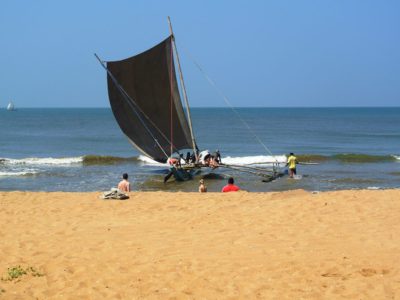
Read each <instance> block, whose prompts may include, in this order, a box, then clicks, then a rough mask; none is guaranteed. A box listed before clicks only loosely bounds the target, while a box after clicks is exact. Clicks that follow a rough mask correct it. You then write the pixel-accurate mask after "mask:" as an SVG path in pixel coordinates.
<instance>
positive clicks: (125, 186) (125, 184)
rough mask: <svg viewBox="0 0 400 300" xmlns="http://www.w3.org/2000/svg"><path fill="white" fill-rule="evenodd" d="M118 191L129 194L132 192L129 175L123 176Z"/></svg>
mask: <svg viewBox="0 0 400 300" xmlns="http://www.w3.org/2000/svg"><path fill="white" fill-rule="evenodd" d="M118 189H119V190H120V191H122V192H124V193H129V192H130V191H131V185H130V183H129V181H128V174H127V173H124V174H122V180H121V181H120V183H118Z"/></svg>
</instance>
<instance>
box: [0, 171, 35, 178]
mask: <svg viewBox="0 0 400 300" xmlns="http://www.w3.org/2000/svg"><path fill="white" fill-rule="evenodd" d="M37 173H38V172H37V171H33V170H26V171H19V172H15V171H9V172H0V176H3V177H6V176H10V177H11V176H27V175H34V174H37Z"/></svg>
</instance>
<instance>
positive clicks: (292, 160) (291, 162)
mask: <svg viewBox="0 0 400 300" xmlns="http://www.w3.org/2000/svg"><path fill="white" fill-rule="evenodd" d="M297 164H298V161H297V157H296V156H294V153H290V155H289V157H288V160H287V164H286V165H287V166H288V167H289V176H290V178H293V176H294V175H296V165H297Z"/></svg>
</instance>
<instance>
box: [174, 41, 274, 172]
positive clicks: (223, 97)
mask: <svg viewBox="0 0 400 300" xmlns="http://www.w3.org/2000/svg"><path fill="white" fill-rule="evenodd" d="M180 46H181V45H180ZM181 47H182V46H181ZM183 49H184V51H185V52H186V54H187V55H188V56H189V57H190V59H191V60H192V61H193V63H194V64H195V65H196V67H197V68H198V69H199V70H200V72H201V73H202V74H203V76H204V77H205V78H206V79H207V81H208V82H209V83H210V84H211V85H212V86H213V87H214V89H215V90H216V92H217V93H218V95H219V96H221V97H222V99H224V101H225V103H226V104H227V105H228V107H229V108H230V109H231V110H232V111H233V112H234V113H235V114H236V116H237V117H238V118H239V120H240V121H241V122H242V124H243V125H244V126H245V127H246V128H247V129H248V130H249V131H250V133H251V134H252V135H253V137H254V138H255V139H256V140H257V141H258V142H259V143H260V145H261V146H262V147H263V148H264V149H265V150H266V151H267V153H268V154H270V155H271V156H272V157H273V159H275V162H276V163H277V164H278V165H279V162H278V159H277V158H276V157H275V156H274V154H273V153H272V152H271V150H270V149H269V148H268V147H267V146H266V145H265V144H264V143H263V142H262V141H261V139H260V138H259V137H258V135H257V134H256V133H255V132H254V131H253V130H252V129H251V127H250V126H249V124H248V123H247V122H246V121H245V120H244V119H243V118H242V116H241V115H240V114H239V112H238V111H237V110H236V109H235V108H234V107H233V105H232V104H231V102H230V101H229V99H228V97H227V96H225V94H224V93H223V92H222V91H221V90H220V89H219V88H218V87H217V85H216V84H215V83H214V81H213V80H212V79H211V78H210V77H209V76H208V75H207V73H206V72H205V71H204V70H203V68H202V67H201V66H200V65H199V64H198V63H197V61H196V60H195V59H194V57H193V56H192V55H191V54H190V53H189V51H188V50H187V49H186V48H185V47H183Z"/></svg>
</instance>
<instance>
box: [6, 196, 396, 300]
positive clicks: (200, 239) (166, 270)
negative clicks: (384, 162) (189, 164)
mask: <svg viewBox="0 0 400 300" xmlns="http://www.w3.org/2000/svg"><path fill="white" fill-rule="evenodd" d="M100 194H101V193H62V192H56V193H46V192H0V237H1V244H0V273H1V276H2V280H1V281H0V299H142V298H150V299H237V298H239V299H257V298H260V299H338V298H344V299H399V298H400V263H399V262H400V190H377V191H366V190H360V191H357V190H353V191H337V192H324V193H315V194H313V193H310V192H306V191H301V190H296V191H289V192H279V193H247V192H238V193H227V194H220V193H206V194H197V193H166V192H133V193H131V198H130V199H129V200H125V201H118V200H100V199H99V195H100ZM16 266H21V268H23V269H27V268H33V269H34V270H35V271H32V270H30V271H28V272H27V274H26V275H22V276H19V277H18V278H15V279H13V280H7V279H9V278H8V274H7V273H8V271H7V269H8V268H13V267H16ZM35 275H36V276H35Z"/></svg>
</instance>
